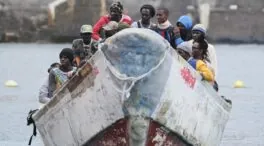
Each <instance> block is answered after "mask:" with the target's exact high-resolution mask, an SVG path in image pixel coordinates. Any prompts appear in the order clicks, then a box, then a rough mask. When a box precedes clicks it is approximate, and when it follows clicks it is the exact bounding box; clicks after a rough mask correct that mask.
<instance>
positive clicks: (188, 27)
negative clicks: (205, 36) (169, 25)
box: [175, 15, 193, 45]
mask: <svg viewBox="0 0 264 146" xmlns="http://www.w3.org/2000/svg"><path fill="white" fill-rule="evenodd" d="M177 23H182V24H183V25H184V27H185V28H186V30H187V31H188V32H187V33H191V29H192V25H193V24H192V18H191V17H190V16H188V15H183V16H181V17H180V18H179V19H178V21H177ZM189 40H191V37H190V38H188V36H187V38H185V40H184V39H183V38H181V37H180V38H176V39H175V44H176V45H179V44H180V43H182V42H184V41H189Z"/></svg>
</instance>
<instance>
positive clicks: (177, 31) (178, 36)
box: [173, 27, 181, 38]
mask: <svg viewBox="0 0 264 146" xmlns="http://www.w3.org/2000/svg"><path fill="white" fill-rule="evenodd" d="M173 33H174V36H175V38H180V37H181V33H180V29H179V28H178V27H174V29H173Z"/></svg>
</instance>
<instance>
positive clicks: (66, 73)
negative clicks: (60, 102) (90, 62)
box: [49, 48, 77, 98]
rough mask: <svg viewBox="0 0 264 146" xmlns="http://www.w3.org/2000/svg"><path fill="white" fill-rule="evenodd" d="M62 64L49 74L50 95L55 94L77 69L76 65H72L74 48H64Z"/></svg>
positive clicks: (61, 57)
mask: <svg viewBox="0 0 264 146" xmlns="http://www.w3.org/2000/svg"><path fill="white" fill-rule="evenodd" d="M59 57H60V66H59V67H58V68H53V69H52V70H51V71H50V74H49V97H50V98H51V97H52V96H53V93H54V91H55V90H56V89H59V88H60V87H61V86H62V85H63V84H64V83H65V82H66V81H67V80H68V79H69V78H70V77H72V76H73V75H74V73H75V71H76V69H77V68H76V67H74V66H73V65H72V62H73V59H74V55H73V50H72V49H70V48H64V49H62V51H61V52H60V55H59Z"/></svg>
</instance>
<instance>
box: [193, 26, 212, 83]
mask: <svg viewBox="0 0 264 146" xmlns="http://www.w3.org/2000/svg"><path fill="white" fill-rule="evenodd" d="M205 36H206V29H205V27H204V26H203V25H202V24H196V25H194V27H193V28H192V39H193V40H192V41H201V40H205ZM205 61H206V64H207V65H208V66H209V67H210V68H211V69H212V71H213V73H214V76H215V78H217V57H216V52H215V48H214V46H213V45H211V44H209V43H208V61H207V60H205Z"/></svg>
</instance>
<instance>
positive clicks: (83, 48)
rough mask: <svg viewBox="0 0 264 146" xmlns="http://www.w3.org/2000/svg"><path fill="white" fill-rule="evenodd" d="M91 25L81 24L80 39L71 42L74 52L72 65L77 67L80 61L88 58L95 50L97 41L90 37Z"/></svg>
mask: <svg viewBox="0 0 264 146" xmlns="http://www.w3.org/2000/svg"><path fill="white" fill-rule="evenodd" d="M92 31H93V27H92V26H91V25H82V26H81V30H80V36H81V38H80V39H75V40H73V42H72V50H73V52H74V61H73V62H74V65H75V66H77V67H79V66H81V64H82V63H81V62H83V61H85V60H86V59H88V58H90V57H91V56H92V55H93V54H94V53H95V52H96V50H97V42H96V41H94V40H93V39H92V33H93V32H92Z"/></svg>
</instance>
